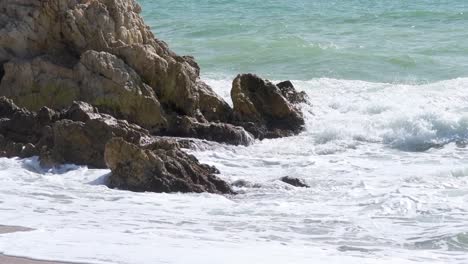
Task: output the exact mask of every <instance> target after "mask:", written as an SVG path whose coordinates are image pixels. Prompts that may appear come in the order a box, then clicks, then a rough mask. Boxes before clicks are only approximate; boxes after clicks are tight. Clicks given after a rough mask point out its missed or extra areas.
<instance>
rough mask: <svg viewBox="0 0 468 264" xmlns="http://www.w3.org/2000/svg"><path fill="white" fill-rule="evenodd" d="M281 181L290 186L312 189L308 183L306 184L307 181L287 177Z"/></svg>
mask: <svg viewBox="0 0 468 264" xmlns="http://www.w3.org/2000/svg"><path fill="white" fill-rule="evenodd" d="M280 180H281V181H282V182H284V183H287V184H289V185H292V186H294V187H303V188H310V186H309V185H307V183H305V181H304V180H302V179H298V178H294V177H289V176H285V177H283V178H281V179H280Z"/></svg>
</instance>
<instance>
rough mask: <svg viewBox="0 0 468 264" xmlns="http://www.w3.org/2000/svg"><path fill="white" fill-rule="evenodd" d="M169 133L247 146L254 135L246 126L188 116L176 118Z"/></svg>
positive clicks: (176, 135)
mask: <svg viewBox="0 0 468 264" xmlns="http://www.w3.org/2000/svg"><path fill="white" fill-rule="evenodd" d="M166 134H167V135H171V136H175V137H195V138H200V139H206V140H210V141H215V142H220V143H227V144H232V145H244V146H247V145H249V144H251V143H252V142H253V137H252V135H250V134H249V133H248V132H247V131H245V130H244V128H242V127H239V126H234V125H231V124H226V123H213V122H204V123H202V122H198V121H197V120H196V119H195V118H190V117H188V116H183V117H179V118H177V119H176V120H175V123H174V124H173V125H172V128H171V129H170V130H168V131H167V133H166Z"/></svg>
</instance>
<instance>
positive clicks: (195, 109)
mask: <svg viewBox="0 0 468 264" xmlns="http://www.w3.org/2000/svg"><path fill="white" fill-rule="evenodd" d="M140 12H141V8H140V6H139V5H138V4H137V3H136V1H134V0H117V1H107V0H93V1H88V0H47V1H39V0H22V1H19V0H4V1H1V2H0V65H2V64H3V66H4V67H3V69H4V77H3V79H2V81H1V84H0V95H4V96H7V97H9V98H12V99H13V100H15V102H17V103H18V105H20V106H22V107H27V108H28V109H30V110H38V109H39V108H40V107H42V106H48V107H50V108H53V109H60V108H63V107H65V106H68V105H70V103H71V102H72V101H74V100H82V101H86V102H89V103H91V104H93V105H95V106H98V107H99V108H100V109H101V111H103V112H105V113H108V114H112V115H114V116H115V117H117V118H123V119H127V120H129V121H131V122H135V123H136V124H138V125H140V126H142V127H145V128H147V129H150V130H152V131H154V132H158V131H164V129H166V128H167V126H168V124H169V123H168V122H167V119H168V118H169V119H170V118H171V117H172V116H173V114H174V113H175V114H176V115H179V116H180V115H186V116H190V117H195V118H197V119H198V120H199V121H202V120H208V121H227V120H228V118H229V117H230V115H231V111H232V110H231V109H230V107H229V106H228V104H227V103H226V102H224V101H223V100H222V99H221V98H220V97H219V96H217V95H216V94H215V93H214V92H213V90H212V89H211V88H210V87H209V86H207V85H206V84H204V83H203V82H201V81H200V80H199V72H200V69H199V67H198V65H197V64H196V63H195V61H194V60H193V58H192V57H188V56H183V57H182V56H178V55H176V54H175V53H173V52H172V51H171V50H170V49H169V48H168V47H167V45H166V44H165V43H164V42H162V41H159V40H157V39H155V37H154V35H153V33H152V32H151V31H150V29H149V28H148V27H147V26H146V25H145V24H144V22H143V20H142V18H141V17H140V16H139V13H140Z"/></svg>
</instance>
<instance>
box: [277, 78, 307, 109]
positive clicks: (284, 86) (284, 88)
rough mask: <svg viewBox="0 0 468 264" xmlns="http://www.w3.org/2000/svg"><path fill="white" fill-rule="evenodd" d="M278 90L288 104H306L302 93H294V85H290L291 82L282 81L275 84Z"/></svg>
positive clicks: (304, 95) (305, 98) (305, 95)
mask: <svg viewBox="0 0 468 264" xmlns="http://www.w3.org/2000/svg"><path fill="white" fill-rule="evenodd" d="M276 86H278V88H279V89H280V91H281V94H282V95H283V96H284V98H286V99H287V100H288V101H289V102H290V103H292V104H301V103H307V102H308V100H307V94H306V93H305V92H304V91H302V92H298V91H296V88H294V85H293V84H292V82H291V81H284V82H280V83H278V84H276Z"/></svg>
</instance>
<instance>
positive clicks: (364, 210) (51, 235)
mask: <svg viewBox="0 0 468 264" xmlns="http://www.w3.org/2000/svg"><path fill="white" fill-rule="evenodd" d="M209 83H211V84H212V85H214V86H215V87H216V89H217V90H218V91H219V92H220V93H221V94H225V92H226V91H227V89H225V88H226V87H228V84H229V81H227V80H226V81H219V80H216V81H213V80H212V81H209ZM294 83H295V85H296V86H297V87H298V88H299V89H303V90H305V91H307V92H308V94H309V96H310V100H311V103H312V105H313V107H310V106H307V105H304V110H305V112H306V120H307V130H306V131H305V132H304V133H302V134H300V135H298V136H295V137H290V138H283V139H275V140H265V141H262V142H257V143H256V144H254V145H252V146H250V147H232V146H226V145H214V146H211V147H205V148H203V149H200V150H198V151H193V152H194V154H196V155H197V156H198V157H199V158H200V159H201V161H203V162H207V163H209V164H213V165H216V166H217V167H218V168H219V169H220V170H221V177H223V178H224V179H226V180H228V181H231V182H233V181H236V180H240V179H242V180H245V181H247V187H241V188H237V191H239V192H240V194H239V195H236V196H228V197H223V196H218V195H210V194H185V195H182V194H152V193H131V192H126V191H118V190H110V189H108V188H106V187H105V186H103V185H100V183H101V182H102V181H103V179H104V177H105V175H106V174H107V173H108V171H107V170H89V169H86V168H83V167H74V166H65V167H64V168H61V169H59V170H57V171H54V172H46V171H43V170H41V169H39V168H38V167H37V162H36V161H35V160H34V159H32V160H12V159H0V201H1V202H0V210H1V211H2V212H1V213H0V222H1V223H2V224H6V225H21V226H27V227H30V228H34V229H35V231H32V232H24V233H14V234H8V235H4V236H0V251H2V252H4V253H6V254H13V255H26V256H30V257H35V258H47V259H60V260H73V261H83V262H91V263H128V264H131V263H219V262H221V263H239V262H246V263H310V262H311V261H312V262H314V263H330V262H331V263H460V264H462V263H466V261H467V256H468V227H467V225H466V223H467V222H468V149H467V148H466V147H465V143H464V140H466V139H467V137H466V133H467V126H468V115H467V114H468V113H467V112H466V103H465V100H466V96H465V95H464V91H465V87H466V84H468V79H455V80H450V81H443V82H438V83H433V84H428V85H419V86H414V85H393V84H385V83H369V82H363V81H342V80H335V79H316V80H313V81H295V82H294ZM223 91H224V93H223ZM390 91H391V92H390ZM430 146H433V147H432V148H430V149H427V148H428V147H430ZM434 146H435V147H434ZM286 175H290V176H296V177H300V178H303V179H305V180H306V181H307V183H308V184H310V185H311V188H310V189H300V188H299V189H298V188H291V187H289V186H287V185H285V184H283V183H281V182H279V181H278V178H280V177H281V176H286Z"/></svg>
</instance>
